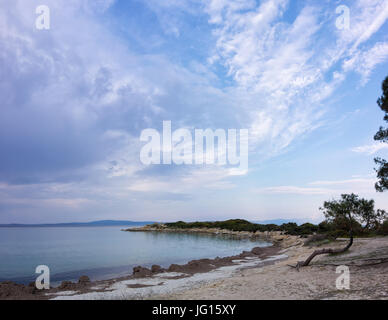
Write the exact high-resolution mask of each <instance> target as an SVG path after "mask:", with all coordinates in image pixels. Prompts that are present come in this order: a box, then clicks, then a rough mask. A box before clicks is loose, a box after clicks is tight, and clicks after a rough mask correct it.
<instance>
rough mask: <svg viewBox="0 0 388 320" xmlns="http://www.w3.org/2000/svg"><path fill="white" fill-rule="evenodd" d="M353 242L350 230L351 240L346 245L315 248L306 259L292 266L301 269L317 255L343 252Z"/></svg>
mask: <svg viewBox="0 0 388 320" xmlns="http://www.w3.org/2000/svg"><path fill="white" fill-rule="evenodd" d="M352 244H353V232H352V231H350V240H349V243H348V244H347V245H346V247H344V248H341V249H332V248H325V249H320V250H315V251H314V252H313V253H312V254H311V255H310V256H309V257H308V258H307V259H306V260H305V261H299V262H298V263H297V264H296V266H291V267H293V268H296V269H297V270H298V271H299V268H301V267H307V266H308V265H309V264H310V262H311V261H312V260H313V259H314V258H315V257H316V256H319V255H321V254H329V253H330V254H336V253H342V252H345V251H347V250H349V248H350V247H351V246H352Z"/></svg>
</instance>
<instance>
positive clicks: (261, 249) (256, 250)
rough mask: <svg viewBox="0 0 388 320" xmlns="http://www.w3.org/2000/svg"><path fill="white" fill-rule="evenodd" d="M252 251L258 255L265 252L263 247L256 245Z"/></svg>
mask: <svg viewBox="0 0 388 320" xmlns="http://www.w3.org/2000/svg"><path fill="white" fill-rule="evenodd" d="M251 252H252V253H253V254H255V255H257V256H259V255H261V254H263V248H260V247H254V248H253V249H252V250H251Z"/></svg>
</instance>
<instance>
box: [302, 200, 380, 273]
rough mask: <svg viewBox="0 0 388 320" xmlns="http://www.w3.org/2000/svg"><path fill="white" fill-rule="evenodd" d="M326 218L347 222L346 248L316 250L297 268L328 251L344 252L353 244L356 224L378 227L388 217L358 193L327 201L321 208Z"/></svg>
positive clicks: (328, 221) (338, 223) (332, 220)
mask: <svg viewBox="0 0 388 320" xmlns="http://www.w3.org/2000/svg"><path fill="white" fill-rule="evenodd" d="M320 210H323V213H324V215H325V218H326V221H325V222H326V224H327V225H328V224H334V225H343V224H345V225H346V226H347V228H348V231H349V237H350V239H349V242H348V244H347V245H346V246H345V247H344V248H340V249H331V248H327V249H321V250H316V251H314V252H313V253H312V254H311V255H310V256H309V257H308V258H307V259H306V260H305V261H299V262H298V264H297V265H296V268H298V269H299V268H300V267H305V266H308V265H309V264H310V262H311V261H312V260H313V259H314V258H315V257H316V256H317V255H321V254H328V253H331V254H333V253H342V252H345V251H347V250H349V248H350V247H351V246H352V244H353V228H354V226H356V225H363V228H364V229H368V230H370V229H372V228H374V229H377V228H378V227H379V226H380V224H381V223H382V221H384V219H385V218H386V217H387V214H386V212H385V211H384V210H380V209H378V210H377V211H375V209H374V200H366V199H360V198H359V197H358V195H356V194H354V193H352V194H342V195H341V199H340V200H331V201H325V202H324V203H323V207H322V208H320Z"/></svg>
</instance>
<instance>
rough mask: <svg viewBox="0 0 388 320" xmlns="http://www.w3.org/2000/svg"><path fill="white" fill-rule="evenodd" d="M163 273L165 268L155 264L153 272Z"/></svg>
mask: <svg viewBox="0 0 388 320" xmlns="http://www.w3.org/2000/svg"><path fill="white" fill-rule="evenodd" d="M162 271H163V268H162V267H161V266H159V265H157V264H154V265H153V266H152V267H151V272H152V273H158V272H162Z"/></svg>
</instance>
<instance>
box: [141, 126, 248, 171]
mask: <svg viewBox="0 0 388 320" xmlns="http://www.w3.org/2000/svg"><path fill="white" fill-rule="evenodd" d="M192 133H194V134H192ZM140 141H142V142H147V143H146V144H145V145H144V146H143V147H142V149H141V150H140V161H141V162H142V163H143V164H145V165H150V164H173V163H174V164H176V165H182V164H186V165H191V164H194V165H203V164H209V165H210V164H216V165H232V166H238V169H239V171H247V170H248V129H240V130H237V129H228V130H224V129H216V130H212V129H205V130H204V129H194V130H193V132H192V131H190V130H189V129H187V128H180V129H177V130H175V131H173V132H172V130H171V121H163V131H162V134H160V133H159V132H158V131H157V130H156V129H144V130H143V131H142V132H141V134H140Z"/></svg>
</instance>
